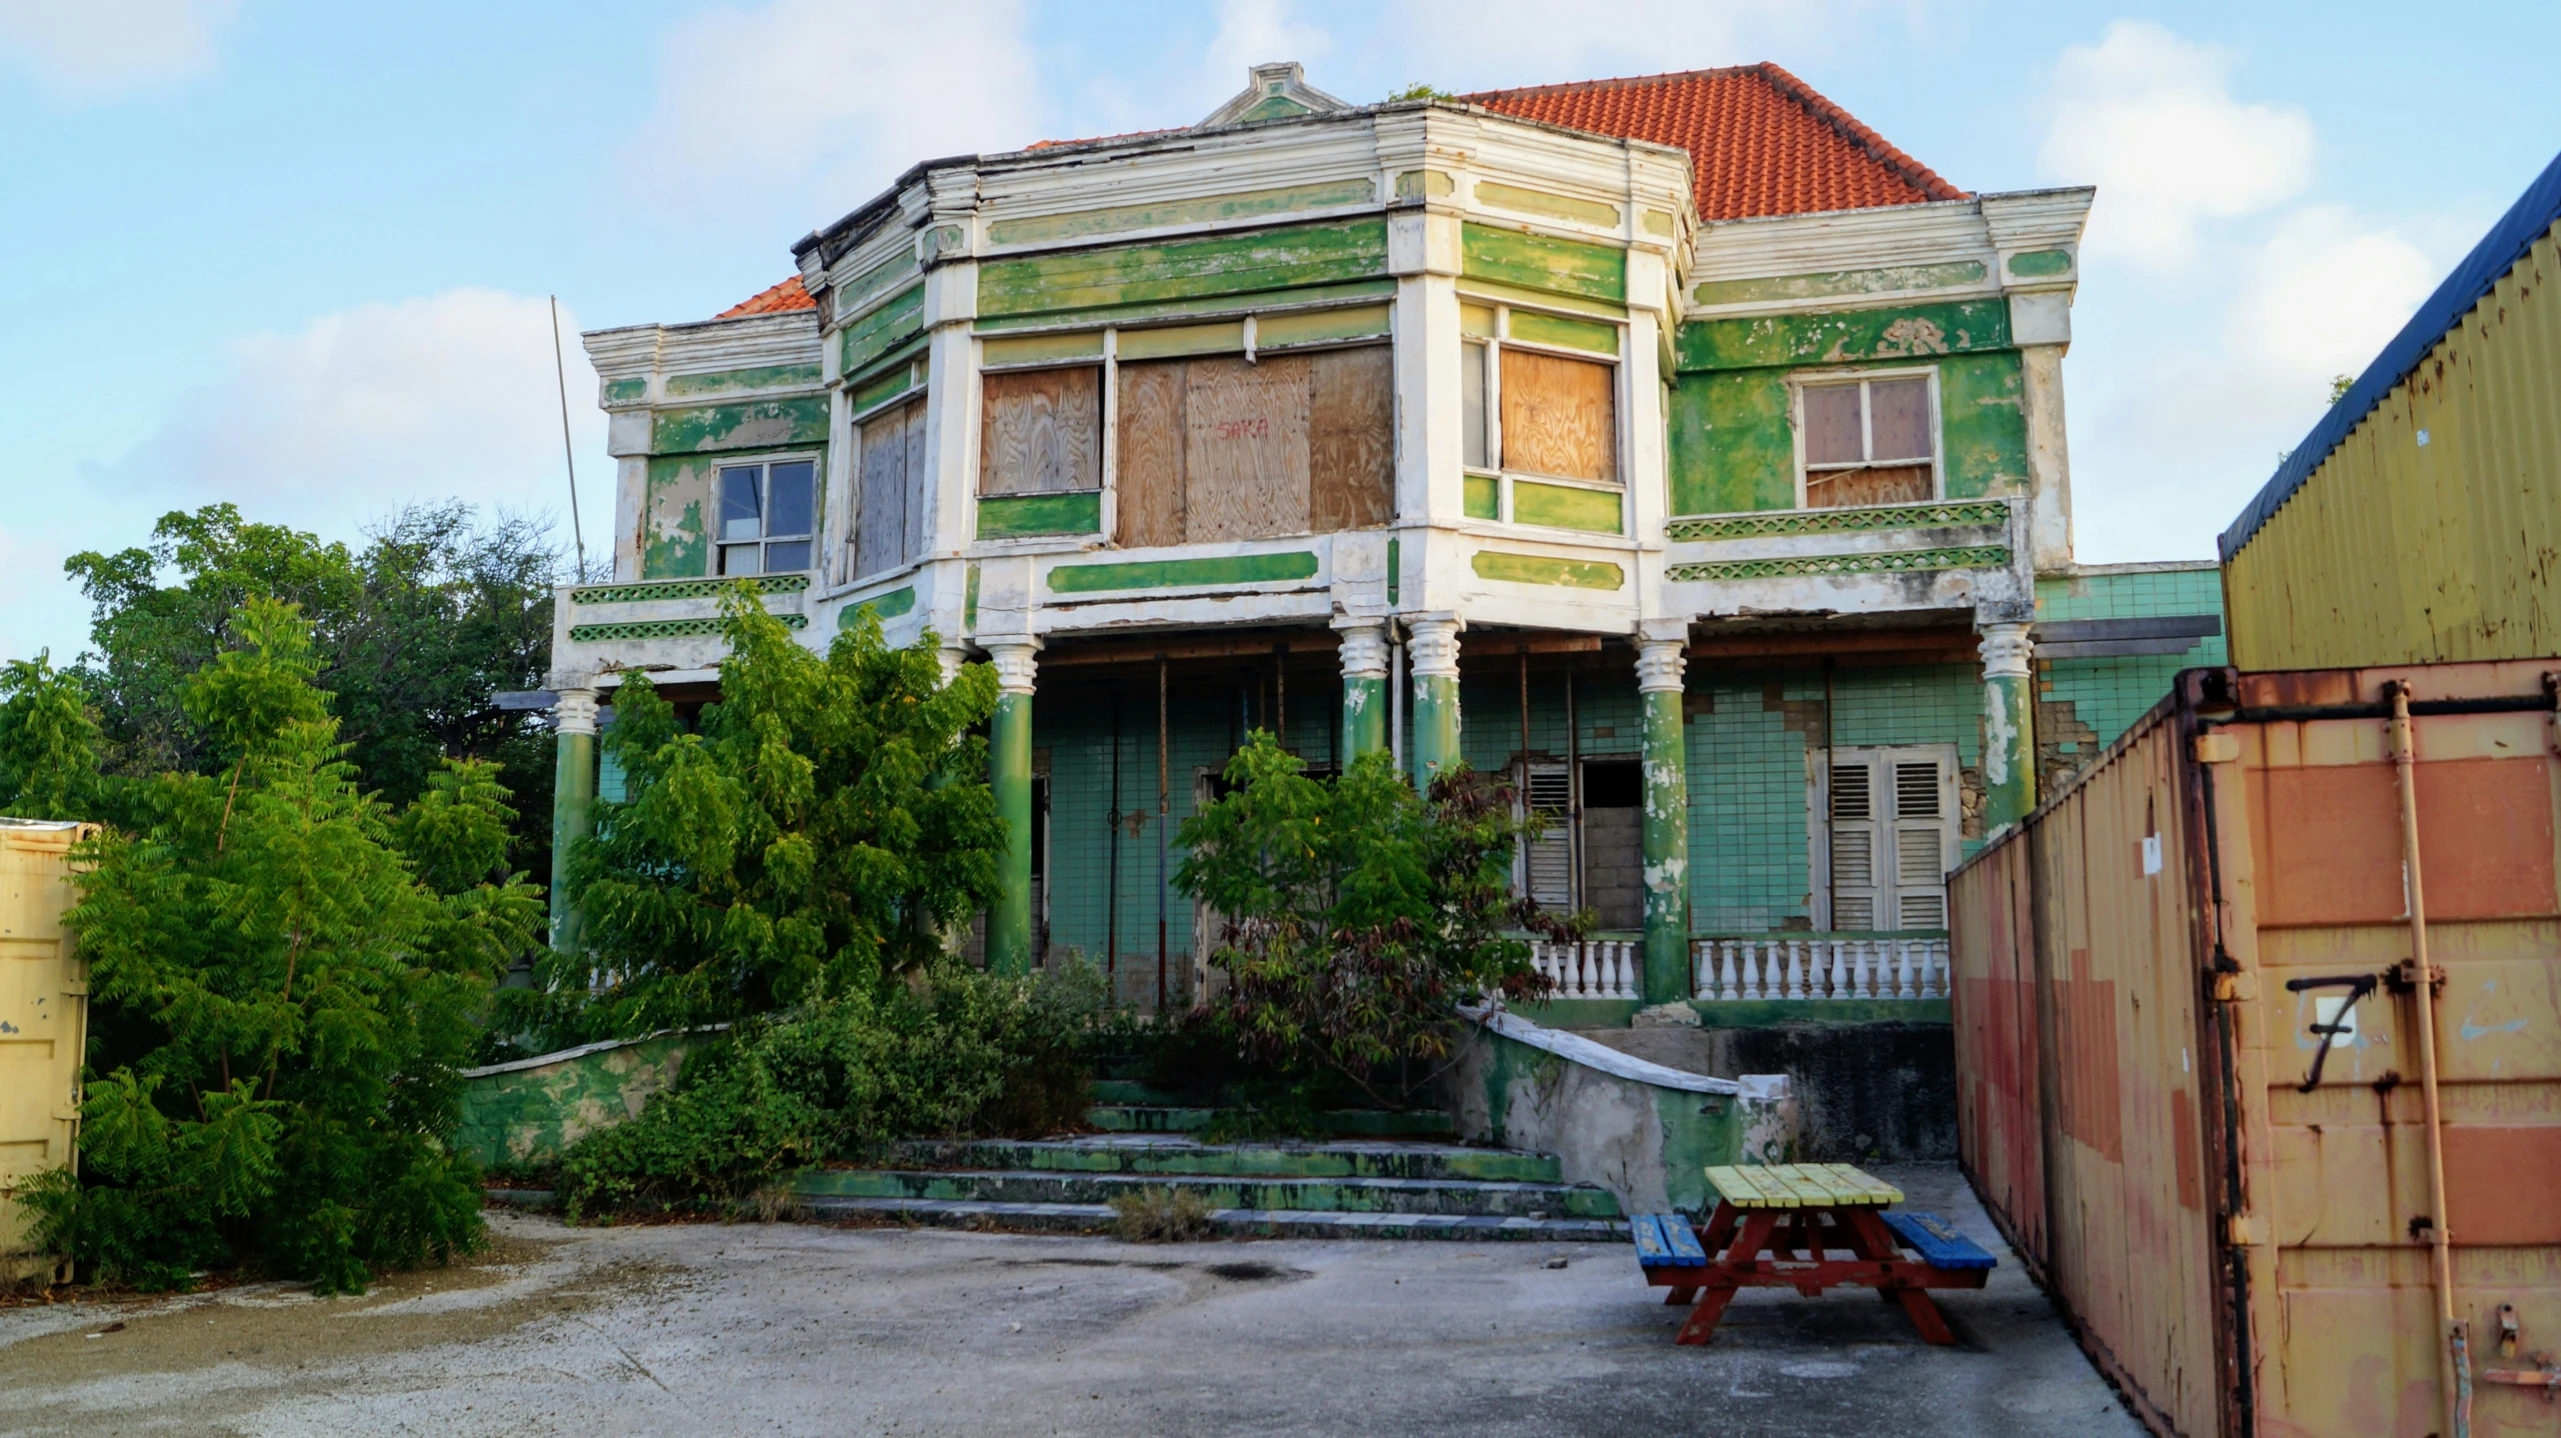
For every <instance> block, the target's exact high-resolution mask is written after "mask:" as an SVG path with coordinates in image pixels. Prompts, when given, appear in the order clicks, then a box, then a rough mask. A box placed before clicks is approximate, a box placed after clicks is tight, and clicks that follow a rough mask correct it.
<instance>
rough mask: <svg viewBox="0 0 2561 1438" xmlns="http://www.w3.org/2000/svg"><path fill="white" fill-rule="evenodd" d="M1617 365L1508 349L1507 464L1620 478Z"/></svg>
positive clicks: (1581, 476)
mask: <svg viewBox="0 0 2561 1438" xmlns="http://www.w3.org/2000/svg"><path fill="white" fill-rule="evenodd" d="M1616 381H1617V375H1616V372H1615V370H1614V368H1613V367H1612V366H1610V365H1605V364H1594V363H1592V362H1591V361H1590V360H1578V359H1565V358H1562V357H1560V356H1557V355H1549V354H1540V353H1538V352H1537V351H1535V350H1524V349H1513V348H1510V347H1508V346H1507V347H1506V348H1505V349H1504V350H1503V405H1502V408H1503V468H1505V469H1508V470H1514V471H1518V472H1523V473H1528V474H1547V475H1554V476H1556V477H1558V478H1560V479H1592V480H1601V481H1605V482H1615V481H1616V480H1617V479H1618V401H1617V383H1616Z"/></svg>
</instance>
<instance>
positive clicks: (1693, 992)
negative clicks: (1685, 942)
mask: <svg viewBox="0 0 2561 1438" xmlns="http://www.w3.org/2000/svg"><path fill="white" fill-rule="evenodd" d="M1707 959H1708V954H1707V946H1706V945H1704V944H1702V943H1700V942H1699V941H1698V940H1696V939H1692V940H1690V997H1691V998H1694V999H1704V998H1707V997H1710V995H1709V994H1708V991H1707Z"/></svg>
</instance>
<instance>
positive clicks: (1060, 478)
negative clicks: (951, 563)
mask: <svg viewBox="0 0 2561 1438" xmlns="http://www.w3.org/2000/svg"><path fill="white" fill-rule="evenodd" d="M984 384H985V395H984V403H983V404H982V405H981V407H980V421H979V447H978V449H979V476H978V492H979V493H980V494H984V495H1002V494H1067V493H1072V492H1076V491H1080V490H1094V489H1100V488H1102V485H1103V371H1102V367H1101V366H1100V365H1076V366H1072V367H1070V368H1066V369H1042V370H1016V371H1012V372H1009V373H1003V374H991V375H988V376H986V377H985V380H984Z"/></svg>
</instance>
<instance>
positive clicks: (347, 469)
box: [0, 0, 2561, 659]
mask: <svg viewBox="0 0 2561 1438" xmlns="http://www.w3.org/2000/svg"><path fill="white" fill-rule="evenodd" d="M2556 42H2561V7H2554V6H2547V5H2527V4H2516V5H2510V6H2487V5H2466V4H2440V5H2436V6H2411V5H2407V4H2396V5H2379V4H2378V5H2362V4H2355V3H2328V4H2319V5H2311V4H2300V5H2297V4H2252V5H2246V6H2236V5H2231V4H2229V3H2216V4H2207V3H2196V4H2129V5H2124V6H2113V7H2098V8H2085V7H2080V6H2074V5H2069V4H2065V5H2054V4H2050V3H2049V4H2039V5H2024V4H2022V5H2010V4H1993V3H1968V0H1893V3H1880V0H1765V3H1731V4H1728V3H1716V0H1627V3H1622V4H1619V5H1615V6H1607V5H1592V4H1586V5H1579V6H1577V5H1560V4H1557V3H1555V0H1416V3H1409V4H1397V3H1393V0H1389V3H1380V0H1368V3H1343V4H1333V3H1318V0H1225V3H1223V4H1190V5H1148V4H1103V3H1085V4H1039V3H1028V0H934V3H933V4H931V5H925V6H919V5H916V4H913V3H912V0H908V3H874V0H733V3H730V4H726V5H711V6H705V5H698V4H686V3H677V2H676V0H624V3H620V4H614V5H567V4H559V5H546V4H527V3H524V0H513V3H503V4H500V3H492V4H480V3H472V0H444V3H439V4H437V5H433V6H424V5H418V6H395V5H361V6H351V5H344V4H323V3H303V0H0V174H5V175H7V176H8V177H9V187H10V195H11V199H12V204H11V206H10V213H9V221H10V223H8V224H7V225H6V226H5V230H4V231H0V234H5V238H0V424H5V426H6V428H7V430H8V432H9V433H10V434H12V435H13V436H14V437H15V438H14V441H13V443H12V444H11V445H10V446H8V448H7V451H6V454H7V458H6V460H5V464H6V469H5V470H0V475H5V482H0V492H5V493H6V494H7V496H8V499H9V502H8V503H7V504H6V505H5V506H0V656H21V655H26V654H31V653H33V652H34V651H35V650H36V649H38V648H42V647H50V648H51V649H52V650H53V651H54V654H55V657H56V658H57V659H61V658H65V657H67V656H68V655H70V654H71V653H73V652H75V651H77V650H78V649H80V648H81V647H82V646H83V645H84V643H85V641H86V635H87V617H88V616H87V607H86V604H85V602H84V601H83V600H82V599H81V598H80V596H79V595H78V593H77V592H76V591H75V590H74V589H73V588H72V587H71V586H70V585H69V584H68V583H67V582H65V581H64V580H63V578H62V577H61V561H62V559H63V557H64V556H65V555H67V554H70V553H73V552H76V551H79V550H82V549H91V548H97V549H114V548H121V547H123V546H125V545H128V544H134V543H138V542H140V541H141V540H142V539H143V537H144V536H145V535H146V533H147V532H148V530H149V528H150V525H151V522H152V520H153V519H154V518H155V517H157V516H158V515H159V514H160V513H162V512H163V511H165V510H168V509H171V508H177V507H192V506H194V505H197V504H202V503H207V502H210V501H213V500H217V499H228V500H231V501H233V502H235V503H238V504H239V505H240V506H241V507H242V508H243V509H244V510H245V511H246V512H248V513H249V514H250V515H251V516H253V517H256V518H260V519H267V520H277V521H283V522H289V523H293V524H295V525H297V526H300V527H303V528H308V529H313V530H317V531H319V532H321V533H322V534H324V535H329V536H332V537H337V536H353V535H355V534H356V533H358V532H359V531H360V529H361V528H362V526H363V525H364V524H365V523H366V522H367V521H368V520H370V519H373V518H375V517H377V516H379V515H381V514H383V513H385V512H387V511H389V510H391V509H393V508H396V507H397V506H398V505H400V504H401V503H404V502H408V501H413V500H421V499H432V498H437V497H442V496H447V495H460V496H462V497H464V498H467V499H470V500H472V501H474V502H476V503H480V504H484V505H491V506H504V507H508V508H512V509H520V510H531V511H534V512H537V513H547V514H550V515H553V516H555V517H557V518H558V519H559V520H560V522H561V524H562V527H563V529H564V532H565V530H566V521H567V496H566V486H565V484H564V483H563V480H562V475H561V467H562V466H561V453H560V433H559V415H558V410H557V401H556V399H555V398H554V394H553V389H552V383H553V381H552V367H551V366H552V359H551V347H550V343H551V342H550V331H549V327H548V326H549V320H548V313H547V308H546V296H549V295H553V294H557V295H558V296H559V297H560V302H561V306H562V310H563V315H564V320H565V323H566V324H567V325H568V326H570V327H571V329H572V333H570V334H569V335H568V337H567V343H568V348H569V355H570V366H571V370H570V397H571V403H572V407H573V413H574V415H575V424H574V428H575V432H576V440H577V450H578V470H579V474H580V476H581V480H582V490H581V493H582V497H583V498H584V501H585V503H584V505H583V512H584V514H585V516H586V524H587V531H588V534H589V536H590V548H591V549H597V548H601V547H603V540H602V538H601V536H602V534H603V532H604V526H605V524H606V522H607V521H608V519H609V516H610V513H611V496H610V494H609V493H608V488H609V484H608V481H609V477H610V474H611V469H610V465H609V462H608V461H607V460H606V458H605V456H604V454H603V450H602V440H603V425H602V423H601V421H600V420H599V419H598V418H597V417H596V416H595V415H594V413H593V410H592V397H593V394H594V389H593V381H592V377H591V376H589V375H588V374H587V373H586V372H585V370H584V367H583V364H582V363H581V361H580V359H579V356H578V351H577V342H576V336H575V333H574V329H575V328H578V327H585V328H595V327H600V326H606V325H617V324H628V323H634V322H639V321H646V320H686V319H697V318H701V317H705V316H708V315H710V314H712V313H714V312H716V311H717V310H719V309H721V308H723V307H725V306H726V305H728V304H731V303H733V302H735V301H736V300H738V299H741V298H743V297H745V296H747V295H749V294H752V293H754V292H755V291H756V290H758V289H761V288H763V287H764V286H766V285H768V284H771V283H773V282H774V281H775V280H778V279H780V278H782V277H783V276H784V275H786V274H788V273H789V272H790V257H789V247H790V244H791V242H792V241H793V240H794V239H796V238H798V237H799V236H801V235H802V234H805V233H806V232H807V231H808V230H809V229H810V228H812V227H813V226H814V225H816V224H819V223H823V222H824V221H826V220H828V219H831V218H833V217H835V216H836V215H839V214H841V213H843V212H844V211H846V210H848V209H850V208H852V207H853V206H854V205H855V204H857V203H859V202H860V201H861V200H863V199H864V198H866V197H868V196H869V195H871V194H873V193H875V192H876V191H877V190H878V189H879V188H880V187H881V186H882V185H883V184H884V183H886V181H887V180H888V179H890V178H891V177H892V176H894V175H895V174H896V173H897V172H898V171H899V170H900V169H902V168H904V167H905V166H906V165H907V164H909V163H911V162H913V161H914V160H917V159H920V158H924V157H928V156H936V155H947V154H954V153H962V152H967V151H970V150H997V149H1010V148H1015V147H1017V146H1019V145H1021V144H1023V143H1025V142H1028V141H1031V140H1035V139H1040V138H1066V137H1076V136H1083V135H1091V134H1100V133H1110V132H1114V131H1119V130H1127V129H1139V128H1152V127H1161V126H1167V125H1175V124H1184V123H1189V122H1191V121H1193V120H1195V119H1197V118H1199V116H1200V115H1201V114H1204V113H1206V112H1207V111H1208V110H1209V109H1211V108H1212V107H1214V106H1215V105H1216V104H1217V103H1218V102H1219V101H1220V100H1221V99H1223V98H1225V97H1226V96H1227V95H1228V94H1230V93H1232V92H1233V91H1234V90H1235V89H1236V88H1237V87H1238V85H1239V84H1240V83H1241V81H1242V78H1243V71H1244V67H1245V66H1246V65H1247V64H1250V63H1252V62H1254V61H1257V60H1267V59H1282V58H1295V59H1299V60H1302V61H1304V62H1305V63H1306V64H1307V66H1308V74H1309V78H1310V80H1311V81H1313V82H1314V83H1315V84H1317V85H1318V86H1320V87H1321V88H1324V89H1326V90H1329V91H1331V92H1332V93H1334V94H1337V95H1340V96H1342V97H1344V98H1346V99H1350V100H1356V101H1365V100H1373V99H1376V98H1379V97H1380V96H1382V95H1384V94H1385V93H1386V92H1387V91H1388V90H1390V89H1392V88H1394V87H1397V86H1399V85H1402V84H1405V83H1407V82H1411V81H1417V80H1421V81H1428V82H1430V83H1432V84H1435V85H1438V86H1441V87H1443V88H1446V89H1454V90H1468V89H1481V88H1489V87H1494V86H1501V85H1515V84H1535V83H1546V82H1555V81H1564V80H1575V79H1586V78H1591V77H1595V76H1602V75H1616V74H1644V73H1651V72H1656V71H1664V70H1679V69H1690V68H1696V67H1701V66H1709V65H1720V64H1733V63H1741V62H1748V61H1754V60H1762V59H1768V60H1775V61H1777V62H1779V63H1781V64H1783V65H1785V66H1787V67H1788V68H1789V69H1791V70H1793V71H1795V72H1796V73H1797V74H1799V75H1800V76H1802V77H1804V78H1805V79H1806V80H1807V81H1808V82H1810V83H1811V84H1813V85H1814V86H1815V87H1816V88H1818V89H1820V90H1822V91H1823V92H1824V93H1825V94H1827V95H1829V96H1830V97H1831V98H1832V99H1833V100H1835V101H1836V102H1838V103H1839V104H1841V105H1842V106H1844V107H1845V108H1847V109H1848V110H1850V111H1851V112H1852V113H1853V114H1856V115H1858V116H1859V117H1860V118H1861V119H1863V120H1865V121H1867V122H1868V123H1869V124H1871V125H1873V126H1874V127H1875V128H1876V129H1878V130H1879V131H1881V132H1882V133H1883V134H1885V135H1886V136H1887V137H1888V138H1889V139H1891V140H1893V141H1894V142H1895V143H1896V144H1898V145H1900V146H1902V147H1903V148H1904V149H1906V150H1908V151H1910V152H1911V153H1913V154H1914V155H1916V156H1918V157H1920V158H1921V159H1922V160H1923V161H1924V162H1926V163H1928V164H1930V165H1931V166H1933V167H1934V168H1936V169H1937V170H1939V171H1940V173H1942V174H1944V175H1946V176H1947V177H1948V178H1949V179H1950V180H1952V181H1954V182H1955V183H1956V184H1958V185H1959V186H1962V187H1965V188H1968V189H1975V190H2004V189H2020V188H2028V187H2033V186H2039V185H2050V184H2074V183H2093V184H2097V185H2099V186H2100V187H2101V198H2100V201H2099V208H2098V210H2097V212H2096V214H2095V215H2094V217H2093V221H2092V225H2091V230H2090V234H2089V237H2088V248H2087V253H2086V256H2085V266H2084V274H2085V278H2084V281H2083V285H2082V289H2081V294H2080V300H2079V305H2078V310H2077V314H2076V320H2075V331H2076V339H2075V342H2074V347H2073V351H2072V355H2071V358H2070V359H2069V360H2068V361H2067V365H2066V377H2067V394H2068V408H2069V418H2070V424H2071V441H2072V462H2073V469H2074V476H2075V499H2076V505H2077V508H2078V514H2079V548H2080V556H2081V558H2082V559H2084V560H2085V561H2090V562H2111V561H2120V560H2133V559H2160V558H2182V557H2205V556H2209V555H2210V554H2211V553H2212V543H2213V535H2214V533H2215V532H2216V531H2217V530H2219V529H2220V528H2221V527H2222V526H2223V525H2224V524H2225V523H2226V522H2228V521H2229V519H2230V518H2231V516H2232V515H2233V513H2234V512H2236V511H2237V510H2238V509H2239V507H2240V505H2241V504H2242V503H2243V502H2244V501H2245V500H2246V499H2247V498H2248V496H2249V495H2250V494H2251V493H2252V492H2253V491H2254V490H2255V489H2256V488H2257V486H2258V485H2259V484H2260V483H2261V482H2262V481H2264V480H2265V478H2266V477H2267V475H2268V473H2269V472H2270V470H2271V469H2272V468H2273V467H2274V463H2275V460H2276V456H2277V452H2278V451H2279V450H2282V449H2284V448H2286V447H2287V446H2289V445H2291V444H2292V443H2293V442H2294V441H2295V440H2296V439H2297V438H2298V437H2299V436H2300V435H2301V434H2302V432H2303V431H2304V430H2305V429H2306V428H2308V427H2309V425H2310V424H2311V423H2312V421H2313V420H2314V419H2315V418H2316V417H2317V416H2318V414H2319V412H2320V410H2321V408H2322V406H2323V403H2324V400H2325V397H2326V392H2327V386H2326V379H2327V377H2328V376H2329V375H2331V374H2335V373H2339V372H2342V371H2348V370H2355V369H2358V368H2361V367H2362V365H2363V364H2364V362H2365V360H2366V359H2367V358H2368V357H2370V356H2371V354H2372V353H2373V351H2374V350H2375V349H2376V347H2377V346H2378V345H2379V344H2380V343H2381V342H2382V340H2383V339H2385V338H2386V337H2388V336H2389V334H2390V333H2391V332H2392V330H2393V329H2395V328H2396V327H2397V326H2398V324H2399V323H2400V321H2401V320H2402V319H2403V318H2404V317H2406V315H2407V314H2408V312H2409V309H2410V308H2411V306H2413V305H2414V304H2415V303H2416V302H2417V300H2418V299H2419V298H2420V297H2421V296H2423V295H2424V294H2425V293H2426V291H2427V290H2428V289H2429V288H2431V287H2432V286H2433V285H2434V283H2435V281H2436V279H2437V278H2438V277H2439V276H2441V275H2442V273H2443V272H2444V270H2445V269H2446V268H2447V266H2448V265H2450V264H2451V263H2452V262H2453V260H2455V259H2456V258H2457V257H2459V256H2460V255H2461V254H2462V252H2463V251H2464V250H2465V249H2467V248H2469V246H2470V245H2471V243H2472V242H2473V240H2474V239H2475V238H2477V237H2478V235H2479V234H2480V232H2481V231H2482V230H2483V229H2484V228H2485V227H2486V226H2487V225H2488V224H2489V223H2490V221H2491V220H2492V219H2493V218H2495V217H2496V216H2497V214H2498V213H2499V212H2500V211H2501V210H2502V209H2503V208H2505V207H2506V205H2507V204H2508V203H2509V201H2510V200H2511V199H2513V197H2514V196H2515V195H2516V194H2517V193H2518V192H2519V191H2520V190H2522V189H2523V187H2524V186H2525V184H2526V183H2527V181H2528V180H2530V179H2531V178H2532V177H2533V176H2534V174H2535V173H2536V172H2537V171H2538V170H2539V169H2540V168H2541V167H2542V166H2543V165H2544V163H2545V162H2547V161H2548V160H2549V159H2550V158H2551V156H2552V154H2553V152H2554V150H2555V148H2556V146H2557V145H2561V89H2556V87H2554V86H2552V85H2551V84H2550V83H2549V77H2548V74H2547V73H2545V72H2546V71H2547V69H2548V57H2549V56H2550V55H2552V54H2553V53H2555V50H2556Z"/></svg>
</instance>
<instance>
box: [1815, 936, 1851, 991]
mask: <svg viewBox="0 0 2561 1438" xmlns="http://www.w3.org/2000/svg"><path fill="white" fill-rule="evenodd" d="M1822 944H1823V953H1824V957H1825V963H1824V969H1825V971H1826V972H1827V973H1828V974H1829V975H1830V978H1829V979H1828V980H1827V981H1826V982H1825V984H1824V987H1823V997H1825V998H1827V999H1846V998H1848V997H1849V996H1850V971H1849V970H1848V969H1845V968H1843V967H1842V964H1843V963H1844V962H1846V961H1845V960H1844V959H1843V958H1842V957H1841V941H1840V940H1838V939H1825V940H1823V941H1822Z"/></svg>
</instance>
